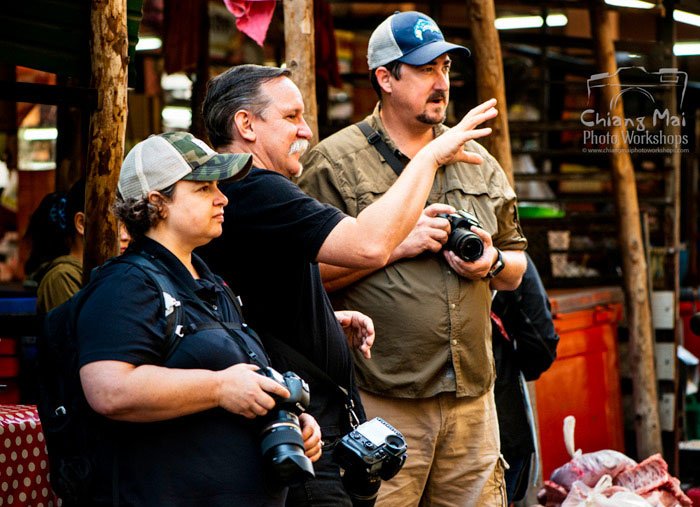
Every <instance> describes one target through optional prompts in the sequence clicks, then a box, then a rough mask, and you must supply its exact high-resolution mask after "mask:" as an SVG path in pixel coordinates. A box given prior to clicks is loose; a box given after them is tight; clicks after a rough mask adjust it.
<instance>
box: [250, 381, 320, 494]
mask: <svg viewBox="0 0 700 507" xmlns="http://www.w3.org/2000/svg"><path fill="white" fill-rule="evenodd" d="M258 373H259V374H260V375H264V376H265V377H268V378H271V379H272V380H274V381H275V382H277V383H278V384H281V385H283V386H284V387H286V388H287V390H288V391H289V393H290V396H289V398H280V397H278V396H274V395H273V396H272V397H273V398H274V399H275V407H274V408H273V409H272V410H270V411H269V412H268V413H267V414H266V415H265V416H264V417H263V418H262V429H261V431H260V437H261V442H260V448H261V451H262V455H263V461H264V466H265V470H266V472H267V473H268V474H270V475H271V476H272V477H275V478H276V479H277V480H278V481H280V482H281V483H282V484H285V485H287V484H293V483H296V482H301V481H303V480H304V479H306V478H310V477H315V474H314V468H313V466H312V465H311V460H310V459H309V458H307V457H306V455H305V454H304V440H303V438H302V436H301V427H300V426H299V415H300V414H302V413H303V412H305V411H306V409H307V408H308V406H309V399H310V396H309V385H308V384H307V383H306V382H305V381H304V379H302V378H301V377H299V376H298V375H297V374H296V373H293V372H291V371H288V372H286V373H285V374H284V375H282V374H280V373H279V372H278V371H277V370H275V369H273V368H270V367H267V368H261V369H259V370H258Z"/></svg>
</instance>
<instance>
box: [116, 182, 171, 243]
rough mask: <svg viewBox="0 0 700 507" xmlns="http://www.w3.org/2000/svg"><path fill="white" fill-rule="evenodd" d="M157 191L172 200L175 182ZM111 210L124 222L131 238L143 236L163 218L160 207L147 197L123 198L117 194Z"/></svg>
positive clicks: (135, 238) (136, 238)
mask: <svg viewBox="0 0 700 507" xmlns="http://www.w3.org/2000/svg"><path fill="white" fill-rule="evenodd" d="M158 193H159V194H160V195H162V196H163V198H165V199H166V200H172V197H173V194H174V193H175V184H173V185H170V186H169V187H167V188H164V189H163V190H159V191H158ZM112 212H113V213H114V216H116V217H117V219H119V220H120V221H121V222H122V223H123V224H124V226H125V227H126V230H127V231H128V232H129V236H131V238H132V240H138V239H139V238H141V237H143V236H144V235H145V234H146V232H148V230H149V229H152V228H153V227H155V226H156V225H157V224H158V222H160V221H161V220H163V212H162V207H161V206H159V205H157V204H153V203H152V202H150V201H149V200H148V197H143V198H141V199H134V198H129V199H126V200H125V199H123V198H122V196H121V195H117V200H116V202H115V203H114V206H112Z"/></svg>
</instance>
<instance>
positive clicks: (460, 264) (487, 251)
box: [442, 226, 498, 280]
mask: <svg viewBox="0 0 700 507" xmlns="http://www.w3.org/2000/svg"><path fill="white" fill-rule="evenodd" d="M469 230H470V231H472V232H473V233H474V234H476V235H477V236H479V238H480V239H481V241H482V242H483V244H484V253H483V254H481V257H479V258H478V259H475V260H474V261H471V262H467V261H464V260H462V259H461V258H460V257H459V256H458V255H457V254H455V253H454V252H453V251H451V250H444V251H443V253H442V254H443V256H444V257H445V260H446V261H447V263H448V264H449V265H450V267H451V268H452V269H453V270H454V272H455V273H457V274H458V275H459V276H461V277H463V278H467V279H468V280H481V279H483V278H486V276H487V275H488V274H489V271H491V267H492V266H493V265H494V263H495V262H496V260H497V259H498V250H497V249H496V247H494V246H493V240H492V239H491V235H490V234H489V233H488V232H486V231H485V230H483V229H481V228H480V227H476V226H472V227H471V228H470V229H469Z"/></svg>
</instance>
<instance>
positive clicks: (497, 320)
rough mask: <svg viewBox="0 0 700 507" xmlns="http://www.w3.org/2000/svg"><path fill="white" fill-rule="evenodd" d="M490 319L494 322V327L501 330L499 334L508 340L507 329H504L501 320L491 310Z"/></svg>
mask: <svg viewBox="0 0 700 507" xmlns="http://www.w3.org/2000/svg"><path fill="white" fill-rule="evenodd" d="M491 320H492V321H493V323H494V324H496V327H497V328H498V330H499V331H500V332H501V336H503V338H505V339H506V340H508V341H510V336H508V331H506V327H505V326H504V325H503V321H502V320H501V318H500V317H499V316H498V315H496V314H495V313H494V312H491Z"/></svg>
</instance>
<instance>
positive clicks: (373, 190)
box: [355, 179, 391, 215]
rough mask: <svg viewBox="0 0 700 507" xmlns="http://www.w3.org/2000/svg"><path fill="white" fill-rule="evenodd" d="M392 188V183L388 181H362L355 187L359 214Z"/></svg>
mask: <svg viewBox="0 0 700 507" xmlns="http://www.w3.org/2000/svg"><path fill="white" fill-rule="evenodd" d="M389 188H391V183H389V182H387V181H373V180H368V179H365V180H362V181H359V182H358V183H357V185H356V186H355V196H356V199H357V214H358V215H359V214H360V212H361V211H362V210H363V209H365V208H366V207H367V206H369V205H370V204H372V203H374V202H376V201H377V200H378V199H379V198H380V197H381V196H383V195H384V194H385V193H386V192H387V190H389Z"/></svg>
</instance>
